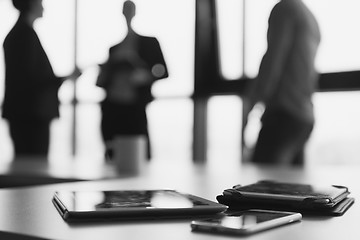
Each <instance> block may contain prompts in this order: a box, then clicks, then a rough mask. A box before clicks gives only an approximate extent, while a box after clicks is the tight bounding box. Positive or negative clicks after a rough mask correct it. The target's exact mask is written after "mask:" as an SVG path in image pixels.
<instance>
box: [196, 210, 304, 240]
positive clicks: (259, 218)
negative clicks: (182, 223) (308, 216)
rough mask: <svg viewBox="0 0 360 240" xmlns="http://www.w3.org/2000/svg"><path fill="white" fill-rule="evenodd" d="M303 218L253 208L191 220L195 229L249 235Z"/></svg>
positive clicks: (293, 214)
mask: <svg viewBox="0 0 360 240" xmlns="http://www.w3.org/2000/svg"><path fill="white" fill-rule="evenodd" d="M301 219H302V215H301V214H300V213H295V212H281V211H270V210H260V209H251V210H246V211H239V212H235V213H231V214H224V215H223V216H220V217H218V218H211V219H202V220H195V221H192V222H191V228H192V230H193V231H205V232H212V233H223V234H234V235H249V234H253V233H256V232H260V231H263V230H266V229H270V228H274V227H278V226H282V225H286V224H289V223H293V222H297V221H300V220H301Z"/></svg>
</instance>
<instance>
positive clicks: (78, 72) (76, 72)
mask: <svg viewBox="0 0 360 240" xmlns="http://www.w3.org/2000/svg"><path fill="white" fill-rule="evenodd" d="M81 74H82V71H81V70H80V68H79V67H78V66H75V69H74V71H73V72H72V73H71V74H70V75H69V77H68V78H69V79H71V80H76V79H78V78H79V77H80V76H81Z"/></svg>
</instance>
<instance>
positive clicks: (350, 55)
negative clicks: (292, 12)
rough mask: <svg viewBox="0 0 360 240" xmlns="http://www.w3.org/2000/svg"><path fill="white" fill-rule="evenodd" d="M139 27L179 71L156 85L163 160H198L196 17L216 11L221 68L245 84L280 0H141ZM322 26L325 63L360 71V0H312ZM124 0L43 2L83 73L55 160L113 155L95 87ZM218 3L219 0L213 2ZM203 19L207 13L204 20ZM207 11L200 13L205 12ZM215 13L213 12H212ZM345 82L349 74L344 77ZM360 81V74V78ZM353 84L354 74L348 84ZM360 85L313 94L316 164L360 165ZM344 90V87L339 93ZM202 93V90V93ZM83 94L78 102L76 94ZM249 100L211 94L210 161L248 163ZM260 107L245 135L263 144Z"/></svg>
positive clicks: (42, 26)
mask: <svg viewBox="0 0 360 240" xmlns="http://www.w3.org/2000/svg"><path fill="white" fill-rule="evenodd" d="M134 2H135V3H136V5H137V15H136V18H135V19H134V28H135V29H136V31H137V32H138V33H140V34H143V35H150V36H156V37H157V38H158V40H159V42H160V44H161V47H162V50H163V53H164V57H165V60H166V61H167V65H168V68H169V74H170V77H169V78H168V79H164V80H161V81H158V82H157V83H155V85H154V87H153V94H154V95H155V97H156V99H155V101H154V102H152V103H151V104H150V105H149V106H148V109H147V112H148V117H149V131H150V137H151V141H152V148H153V149H152V151H153V157H154V158H161V159H167V160H169V161H173V162H176V161H182V160H184V159H191V158H192V151H193V149H192V146H193V128H194V123H193V122H194V97H193V96H194V92H195V88H194V81H195V80H194V79H195V74H194V72H195V69H194V65H195V58H194V55H195V36H196V34H195V33H196V31H195V30H196V24H195V23H196V20H197V19H198V18H199V19H200V20H201V16H202V15H201V14H204V16H205V14H206V11H207V10H208V11H209V9H207V8H209V7H211V6H212V7H213V8H214V9H215V12H216V22H215V23H214V22H212V27H215V28H216V30H217V31H216V32H215V33H216V39H217V44H218V45H217V48H216V51H217V54H218V59H217V61H218V66H219V73H220V76H221V80H222V81H225V82H231V81H241V80H242V79H244V78H252V77H255V76H256V74H257V70H258V66H259V63H260V60H261V57H262V55H263V53H264V51H265V49H266V29H267V19H268V16H269V13H270V10H271V8H272V7H273V5H274V4H275V3H276V2H277V1H275V0H247V1H246V2H245V0H226V1H223V0H217V1H216V0H214V1H211V0H197V1H196V0H134ZM304 2H305V3H306V4H307V5H308V6H309V8H311V10H312V11H313V12H314V14H315V16H316V17H317V20H318V22H319V24H320V28H321V32H322V42H321V45H320V49H319V54H318V58H317V60H316V63H317V68H318V69H319V71H320V72H321V73H324V74H325V73H337V72H349V71H350V72H351V71H358V70H360V44H359V43H360V31H359V25H358V24H359V23H360V15H359V14H358V13H359V9H360V2H359V1H358V0H304ZM122 3H123V1H122V0H106V1H103V0H62V1H53V0H43V5H44V9H45V10H44V17H43V18H42V19H39V20H38V21H37V22H36V25H35V29H36V31H37V33H38V35H39V37H40V40H41V42H42V44H43V46H44V48H45V50H46V52H47V54H48V56H49V58H50V61H51V64H52V66H53V67H54V70H55V73H56V74H58V75H66V74H69V73H71V72H72V71H73V69H74V65H75V63H76V64H77V65H78V66H79V67H80V68H81V69H82V70H83V75H82V76H81V77H80V78H79V79H78V81H77V83H76V86H74V84H73V83H71V82H66V83H65V84H64V85H63V86H62V87H61V89H60V92H59V97H60V99H61V108H60V109H61V117H60V118H59V119H58V120H56V121H54V122H53V125H52V129H51V131H52V135H51V146H50V153H49V160H50V161H68V160H79V161H80V160H84V161H88V162H101V161H104V159H103V153H104V146H103V143H102V139H101V133H100V117H101V115H100V114H101V112H100V106H99V102H100V101H101V100H102V98H103V97H104V92H103V91H102V90H101V89H100V88H98V87H96V86H95V81H96V77H97V74H98V71H99V69H98V64H101V63H103V62H104V61H105V60H106V59H107V54H108V49H109V47H110V46H112V45H114V44H116V43H118V42H119V41H120V40H121V39H122V38H123V37H124V36H125V34H126V32H125V31H126V26H125V20H124V19H123V16H122ZM208 3H211V4H208ZM17 14H18V13H17V11H16V10H15V9H14V8H13V6H12V3H11V0H0V23H1V24H0V42H1V44H2V43H3V40H4V38H5V36H6V35H7V33H8V32H9V31H10V29H11V28H12V26H13V25H14V23H15V21H16V20H17V17H18V15H17ZM196 16H198V18H197V17H196ZM199 16H200V17H199ZM204 19H205V21H206V20H207V18H206V16H205V17H204ZM0 56H1V57H0V103H1V102H2V99H3V96H4V61H3V49H2V48H1V50H0ZM340 80H341V79H340ZM358 80H359V82H360V78H359V79H358ZM344 82H346V81H344ZM359 89H360V83H358V84H357V86H353V85H351V86H350V85H349V86H346V84H345V85H344V88H341V89H331V88H330V90H326V88H324V89H320V90H319V92H318V93H316V94H315V96H314V104H315V113H316V124H315V129H314V132H313V134H312V136H311V139H310V141H309V143H308V148H307V162H311V163H335V164H350V163H351V164H357V163H359V162H360V160H359V159H360V91H359ZM335 90H336V91H335ZM195 95H196V94H195ZM74 97H76V99H77V104H76V108H74V104H73V100H74ZM241 112H242V102H241V98H240V96H239V95H236V94H229V93H227V94H224V93H221V94H215V93H214V94H211V96H209V101H208V111H207V118H208V122H207V125H206V126H205V127H206V129H207V142H208V146H207V150H206V151H207V153H208V154H207V160H208V161H221V162H222V163H226V161H240V160H241V141H242V139H241V134H240V132H241V121H242V116H241ZM258 130H259V122H258V114H256V112H255V113H254V114H252V119H251V121H250V126H249V129H248V131H247V132H246V135H245V138H246V139H245V140H246V142H248V144H252V143H254V142H255V141H256V135H257V131H258ZM12 156H13V149H12V143H11V141H10V138H9V134H8V127H7V123H6V121H4V120H3V119H0V161H11V160H12Z"/></svg>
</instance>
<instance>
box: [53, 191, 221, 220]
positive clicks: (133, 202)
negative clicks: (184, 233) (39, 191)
mask: <svg viewBox="0 0 360 240" xmlns="http://www.w3.org/2000/svg"><path fill="white" fill-rule="evenodd" d="M53 203H54V205H55V207H56V209H57V210H58V212H59V213H60V215H61V216H62V218H63V219H64V220H65V221H67V222H73V221H97V220H110V219H119V220H121V219H123V220H133V219H140V220H141V219H159V218H184V217H194V216H203V215H204V216H205V215H211V214H216V213H219V212H223V211H224V210H226V209H227V206H225V205H223V204H219V203H216V202H213V201H210V200H207V199H204V198H201V197H198V196H194V195H191V194H187V193H181V192H178V191H176V190H167V189H161V190H120V191H57V192H55V194H54V197H53Z"/></svg>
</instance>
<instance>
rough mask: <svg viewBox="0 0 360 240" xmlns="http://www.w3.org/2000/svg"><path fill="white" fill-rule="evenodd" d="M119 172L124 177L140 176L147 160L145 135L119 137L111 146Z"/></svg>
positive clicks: (113, 159) (113, 158)
mask: <svg viewBox="0 0 360 240" xmlns="http://www.w3.org/2000/svg"><path fill="white" fill-rule="evenodd" d="M110 148H111V149H112V152H113V156H112V158H111V160H112V161H113V162H114V164H115V166H116V168H117V171H118V172H119V173H120V174H124V175H134V174H139V173H140V172H141V170H142V167H143V165H144V163H145V160H146V152H147V149H146V148H147V144H146V138H145V136H143V135H126V136H117V137H115V138H114V140H113V141H112V142H111V144H110Z"/></svg>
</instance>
